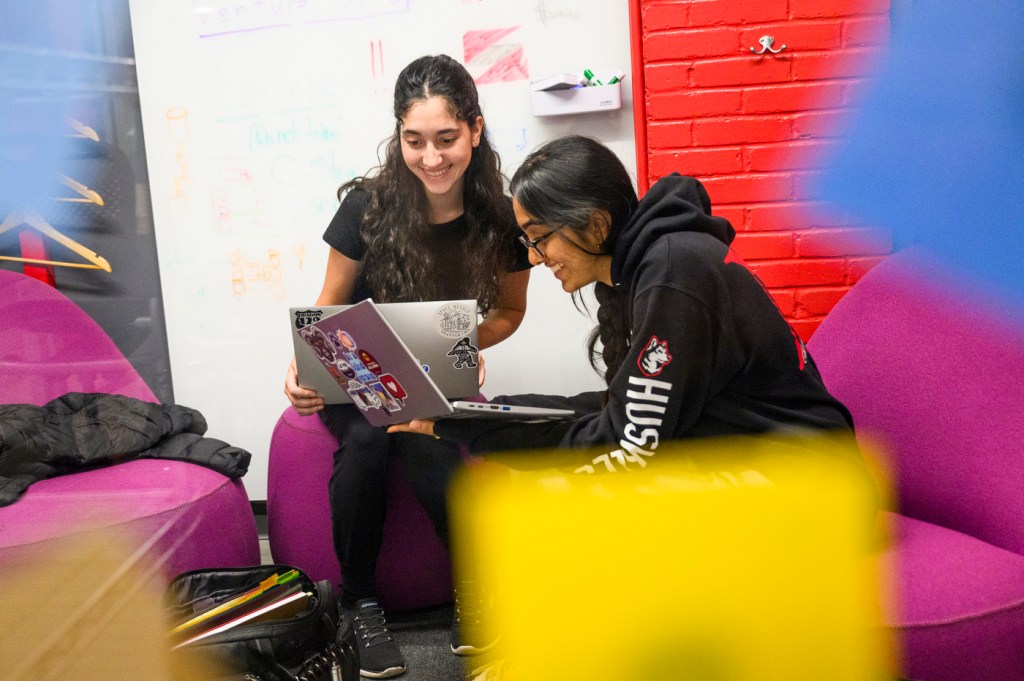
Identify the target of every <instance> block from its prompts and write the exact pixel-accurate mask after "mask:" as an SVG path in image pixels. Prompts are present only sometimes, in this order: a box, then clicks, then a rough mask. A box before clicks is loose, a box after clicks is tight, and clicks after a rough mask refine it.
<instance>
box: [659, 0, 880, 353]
mask: <svg viewBox="0 0 1024 681" xmlns="http://www.w3.org/2000/svg"><path fill="white" fill-rule="evenodd" d="M640 3H641V17H642V23H643V34H642V36H641V50H642V51H643V53H644V56H643V62H644V77H645V79H646V82H645V84H644V86H645V96H644V99H643V102H642V105H643V106H644V113H645V114H646V116H647V129H646V131H645V132H646V133H647V138H648V144H647V174H646V175H647V177H646V180H647V182H646V183H644V186H648V185H649V182H650V180H651V179H652V178H657V177H661V176H663V175H665V174H668V173H669V172H672V171H679V172H684V173H687V174H693V175H696V176H698V177H700V178H701V180H702V181H703V182H704V184H705V186H706V187H707V189H708V193H709V194H710V196H711V201H712V204H713V205H714V214H716V215H721V216H723V217H725V218H726V219H728V220H729V221H730V222H731V223H732V224H733V225H734V226H735V227H736V229H737V230H738V236H737V240H736V242H735V247H736V251H737V253H738V254H739V255H740V256H741V257H743V258H744V259H745V260H747V261H748V263H750V266H751V269H752V270H754V271H755V272H756V273H757V274H758V275H759V276H760V277H761V278H762V280H763V281H764V282H765V284H766V285H767V286H768V287H769V290H770V293H771V294H772V296H773V298H774V299H775V300H776V301H777V302H778V304H779V307H780V309H781V310H782V312H783V314H784V315H785V316H786V318H787V319H788V320H790V321H791V323H792V324H793V327H794V329H795V330H796V331H797V333H799V334H800V336H801V337H802V338H804V339H807V338H810V336H811V335H812V334H813V333H814V331H815V330H816V329H817V327H818V324H819V323H820V322H821V320H822V318H824V316H825V314H827V313H828V311H829V310H830V309H831V307H832V305H834V304H835V302H836V301H837V300H839V299H840V298H841V296H842V295H843V294H844V292H845V291H846V290H847V289H848V288H849V287H850V286H851V285H852V284H853V283H854V282H856V281H857V280H858V279H859V278H860V277H861V276H863V274H864V273H865V272H866V271H868V270H869V269H870V268H871V267H872V266H874V265H875V264H877V262H879V261H880V260H882V259H883V258H884V257H885V254H886V253H887V252H888V251H889V250H891V237H890V236H889V234H888V232H887V231H885V230H878V229H874V228H871V227H868V226H865V225H864V224H863V223H861V222H858V219H857V218H856V216H853V215H849V214H843V213H837V212H835V209H834V208H832V207H830V206H828V204H825V203H823V202H821V201H819V200H818V199H817V196H818V194H817V187H818V183H819V180H820V176H821V174H822V172H823V168H824V167H825V164H826V163H827V162H828V160H829V159H830V158H831V152H832V149H833V147H834V146H835V145H836V143H837V142H838V140H840V139H841V138H842V137H843V135H845V134H846V130H847V128H846V127H845V126H846V125H847V124H848V122H850V121H852V120H853V116H852V114H853V113H854V111H853V110H854V109H855V107H857V106H859V105H860V104H861V103H862V99H863V97H864V96H865V94H866V93H868V92H870V90H871V87H870V86H871V85H872V83H873V79H874V78H875V76H876V73H877V70H876V66H877V65H878V64H880V62H881V59H882V58H883V57H884V55H885V53H886V52H887V50H888V41H889V17H888V9H889V1H888V0H640ZM763 35H772V36H774V37H775V45H776V47H778V46H780V45H782V44H786V46H787V47H786V50H785V51H783V52H782V53H780V54H778V55H763V56H756V55H753V54H751V53H750V47H759V46H758V45H757V42H758V39H759V38H760V37H761V36H763ZM737 163H738V164H739V165H738V167H737Z"/></svg>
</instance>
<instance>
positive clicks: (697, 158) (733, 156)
mask: <svg viewBox="0 0 1024 681" xmlns="http://www.w3.org/2000/svg"><path fill="white" fill-rule="evenodd" d="M648 163H649V170H650V171H651V173H652V174H654V175H657V176H658V177H663V176H665V175H668V174H669V173H671V172H673V171H674V172H678V173H682V174H683V175H693V176H695V177H704V176H707V175H728V174H732V173H738V172H740V171H741V170H742V159H741V154H740V150H739V149H736V148H732V149H684V150H680V151H671V152H653V153H651V157H650V161H649V162H648Z"/></svg>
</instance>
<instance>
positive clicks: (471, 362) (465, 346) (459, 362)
mask: <svg viewBox="0 0 1024 681" xmlns="http://www.w3.org/2000/svg"><path fill="white" fill-rule="evenodd" d="M479 352H480V351H479V350H478V349H477V348H476V347H474V346H473V345H472V344H471V343H470V342H469V336H466V337H465V338H463V339H462V340H460V341H459V342H458V343H456V344H455V346H454V347H453V348H452V349H451V350H449V351H448V356H449V357H454V358H455V364H453V365H452V366H454V367H455V368H456V369H467V368H468V369H473V368H476V367H477V363H476V356H477V354H479Z"/></svg>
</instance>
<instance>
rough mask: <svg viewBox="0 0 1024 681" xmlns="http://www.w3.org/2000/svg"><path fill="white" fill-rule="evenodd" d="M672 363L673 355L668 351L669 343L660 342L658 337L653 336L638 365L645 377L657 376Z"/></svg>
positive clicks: (638, 359)
mask: <svg viewBox="0 0 1024 681" xmlns="http://www.w3.org/2000/svg"><path fill="white" fill-rule="evenodd" d="M671 361H672V355H671V354H669V351H668V341H663V340H658V337H657V336H651V340H649V341H647V345H645V346H644V349H643V351H642V352H641V353H640V357H638V358H637V360H636V365H637V366H638V367H640V371H642V372H643V374H644V376H657V375H658V374H660V373H661V372H662V370H663V369H664V368H665V367H666V366H668V363H669V362H671Z"/></svg>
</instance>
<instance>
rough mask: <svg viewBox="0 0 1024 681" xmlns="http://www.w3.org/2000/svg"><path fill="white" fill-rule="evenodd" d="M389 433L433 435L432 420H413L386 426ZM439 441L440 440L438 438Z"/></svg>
mask: <svg viewBox="0 0 1024 681" xmlns="http://www.w3.org/2000/svg"><path fill="white" fill-rule="evenodd" d="M388 432H389V433H417V434H419V435H430V436H432V437H435V438H436V437H437V435H434V421H433V420H432V419H413V420H412V421H409V422H408V423H396V424H394V425H393V426H388ZM438 439H440V438H438Z"/></svg>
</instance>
